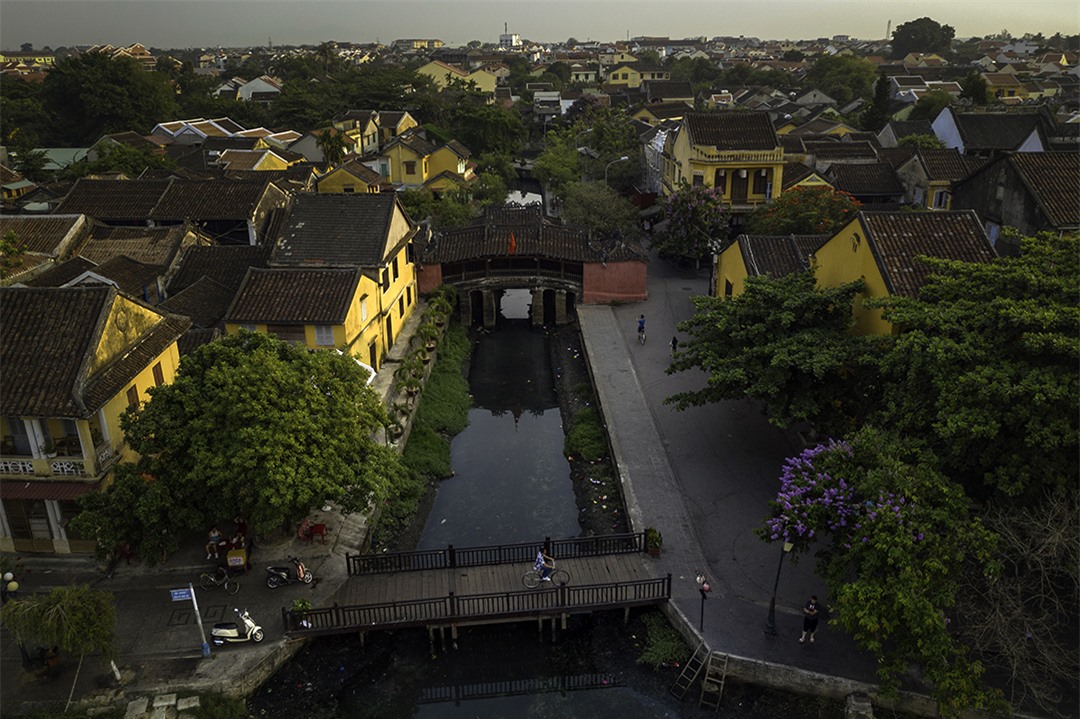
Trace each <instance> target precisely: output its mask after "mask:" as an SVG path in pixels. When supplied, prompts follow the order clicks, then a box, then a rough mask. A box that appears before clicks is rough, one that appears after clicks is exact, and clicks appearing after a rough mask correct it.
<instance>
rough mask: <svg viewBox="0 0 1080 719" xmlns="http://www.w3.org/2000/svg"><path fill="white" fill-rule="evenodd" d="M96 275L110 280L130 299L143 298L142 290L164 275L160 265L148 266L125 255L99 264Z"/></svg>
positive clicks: (163, 269)
mask: <svg viewBox="0 0 1080 719" xmlns="http://www.w3.org/2000/svg"><path fill="white" fill-rule="evenodd" d="M93 271H94V272H95V273H96V274H98V275H101V276H102V277H104V278H106V279H109V280H112V281H113V282H115V283H116V285H117V287H119V288H120V289H121V290H122V291H123V292H125V293H127V294H129V295H131V296H132V297H143V288H144V287H147V286H149V285H152V284H154V283H155V282H156V281H157V279H158V278H159V277H161V276H162V275H163V274H164V273H165V268H164V267H162V266H161V265H148V264H144V263H142V262H139V261H137V260H133V259H131V258H130V257H127V256H125V255H119V256H117V257H111V258H109V259H108V260H106V261H105V262H102V263H101V264H99V265H98V266H97V267H96V268H95V269H94V270H93Z"/></svg>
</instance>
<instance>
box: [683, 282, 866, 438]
mask: <svg viewBox="0 0 1080 719" xmlns="http://www.w3.org/2000/svg"><path fill="white" fill-rule="evenodd" d="M862 289H863V283H862V281H861V280H860V281H857V282H852V283H849V284H846V285H843V286H841V287H836V288H830V289H816V288H815V287H814V278H813V275H812V274H810V273H809V272H800V273H794V274H790V275H786V276H784V277H775V278H774V277H770V276H759V277H750V278H748V279H747V280H746V289H745V291H744V292H743V293H741V294H739V295H737V296H736V297H734V298H730V299H721V298H716V297H695V298H694V304H695V306H696V308H697V309H696V311H695V313H694V316H693V317H692V318H691V319H689V320H687V321H685V322H683V323H681V324H680V325H679V330H680V331H682V332H685V333H687V334H688V335H690V339H689V340H688V341H686V342H683V343H680V345H679V352H678V353H677V355H676V357H675V360H674V361H673V362H672V364H671V367H670V368H669V369H668V372H669V373H673V372H679V371H684V370H688V369H695V368H696V369H701V370H704V371H705V372H706V373H707V375H708V381H707V384H706V386H705V387H703V388H701V389H697V390H688V391H686V392H680V393H678V394H675V395H674V396H672V397H669V398H668V400H667V401H668V402H669V403H671V404H674V405H675V406H676V407H678V408H680V409H682V408H685V407H688V406H693V405H701V404H707V403H710V402H719V401H722V400H732V399H741V398H744V397H751V398H753V399H755V400H758V401H759V402H761V403H762V405H763V406H764V408H765V411H766V414H767V415H768V417H769V421H770V422H772V423H773V424H776V425H779V426H788V425H790V424H793V423H796V422H812V423H814V424H815V426H817V427H818V428H820V429H823V430H825V431H829V432H832V433H840V434H842V433H843V432H844V431H846V430H848V429H850V428H851V427H854V426H858V424H859V422H860V420H861V418H862V417H863V416H864V415H865V413H866V411H867V406H868V404H869V395H871V393H872V392H873V391H874V386H875V379H876V369H875V367H874V365H873V362H872V357H871V355H872V353H873V352H874V348H875V346H876V345H877V343H878V341H879V340H878V339H877V338H872V337H871V338H867V337H856V336H854V335H852V334H850V332H849V330H850V328H851V326H852V322H853V319H852V313H851V303H852V301H853V300H854V297H855V295H856V294H857V293H858V292H860V291H861V290H862Z"/></svg>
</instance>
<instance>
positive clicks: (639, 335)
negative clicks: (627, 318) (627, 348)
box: [637, 327, 645, 345]
mask: <svg viewBox="0 0 1080 719" xmlns="http://www.w3.org/2000/svg"><path fill="white" fill-rule="evenodd" d="M637 341H638V344H641V345H643V344H645V328H644V327H639V328H638V331H637Z"/></svg>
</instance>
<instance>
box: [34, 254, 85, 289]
mask: <svg viewBox="0 0 1080 719" xmlns="http://www.w3.org/2000/svg"><path fill="white" fill-rule="evenodd" d="M95 267H97V264H95V263H93V262H91V261H90V260H88V259H86V258H85V257H72V258H71V259H70V260H67V261H66V262H61V263H60V264H58V265H53V266H52V267H51V268H50V269H48V270H46V271H45V272H42V273H41V274H40V275H37V276H35V277H33V278H31V279H29V280H27V281H25V282H23V284H24V285H26V286H27V287H63V286H64V285H66V284H67V283H68V282H71V281H72V280H73V279H75V278H76V277H78V276H79V275H81V274H82V273H84V272H87V271H89V270H93V269H94V268H95Z"/></svg>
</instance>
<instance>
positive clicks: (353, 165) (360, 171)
mask: <svg viewBox="0 0 1080 719" xmlns="http://www.w3.org/2000/svg"><path fill="white" fill-rule="evenodd" d="M342 170H343V171H345V172H348V173H349V174H350V175H352V176H353V177H355V178H356V179H358V180H362V181H363V182H365V183H367V184H369V185H377V184H380V183H382V182H385V181H386V178H385V177H383V176H382V175H380V174H379V173H377V172H375V170H372V169H371V168H370V167H368V166H367V165H365V164H364V163H362V162H360V161H359V160H350V161H349V162H346V163H345V164H343V165H340V166H338V167H336V168H334V169H333V170H331V171H330V172H329V173H327V175H324V177H326V176H328V175H332V174H333V173H335V172H339V171H342ZM320 179H321V178H320Z"/></svg>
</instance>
